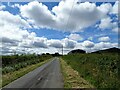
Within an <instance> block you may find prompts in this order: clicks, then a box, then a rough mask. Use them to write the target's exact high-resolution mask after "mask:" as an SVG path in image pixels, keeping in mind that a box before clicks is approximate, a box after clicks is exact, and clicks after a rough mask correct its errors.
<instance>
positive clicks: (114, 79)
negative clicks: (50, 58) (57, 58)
mask: <svg viewBox="0 0 120 90" xmlns="http://www.w3.org/2000/svg"><path fill="white" fill-rule="evenodd" d="M62 59H63V60H64V61H65V62H66V63H67V64H68V65H70V66H71V67H72V68H73V69H74V70H76V71H77V72H78V73H79V75H80V76H82V77H83V78H84V79H85V80H87V81H88V82H90V83H91V84H92V85H94V86H95V87H96V88H119V87H120V81H119V78H118V75H119V74H118V68H119V64H118V62H119V59H118V54H115V53H112V54H110V53H105V54H73V55H65V56H63V57H62ZM64 68H66V67H64Z"/></svg>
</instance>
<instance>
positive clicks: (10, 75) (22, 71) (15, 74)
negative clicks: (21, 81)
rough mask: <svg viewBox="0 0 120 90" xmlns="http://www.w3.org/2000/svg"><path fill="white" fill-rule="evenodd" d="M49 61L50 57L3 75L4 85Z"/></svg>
mask: <svg viewBox="0 0 120 90" xmlns="http://www.w3.org/2000/svg"><path fill="white" fill-rule="evenodd" d="M48 61H50V59H48V60H45V61H43V62H40V63H37V64H33V65H29V66H27V67H25V68H21V69H19V71H14V72H11V73H7V74H4V75H2V87H4V86H5V85H7V84H9V83H11V82H12V81H14V80H16V79H18V78H20V77H21V76H23V75H25V74H27V73H29V72H30V71H33V70H34V69H36V68H38V67H40V66H41V65H43V64H45V63H47V62H48Z"/></svg>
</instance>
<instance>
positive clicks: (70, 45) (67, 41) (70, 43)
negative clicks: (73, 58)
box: [62, 38, 77, 48]
mask: <svg viewBox="0 0 120 90" xmlns="http://www.w3.org/2000/svg"><path fill="white" fill-rule="evenodd" d="M62 42H63V43H64V47H65V48H75V46H76V43H77V42H76V41H74V40H70V39H68V38H65V39H63V40H62Z"/></svg>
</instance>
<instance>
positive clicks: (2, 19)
mask: <svg viewBox="0 0 120 90" xmlns="http://www.w3.org/2000/svg"><path fill="white" fill-rule="evenodd" d="M6 24H9V25H12V26H19V27H25V28H30V25H29V24H28V22H26V21H25V20H24V19H22V18H21V17H20V16H19V15H13V14H11V13H9V12H8V11H0V26H3V25H6Z"/></svg>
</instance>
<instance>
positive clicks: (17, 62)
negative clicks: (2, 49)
mask: <svg viewBox="0 0 120 90" xmlns="http://www.w3.org/2000/svg"><path fill="white" fill-rule="evenodd" d="M51 57H52V56H51V55H35V54H31V55H12V56H3V57H2V74H6V73H10V72H13V71H18V70H19V69H21V68H24V67H26V66H28V65H32V64H37V63H39V62H43V61H44V60H46V59H49V58H51Z"/></svg>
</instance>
